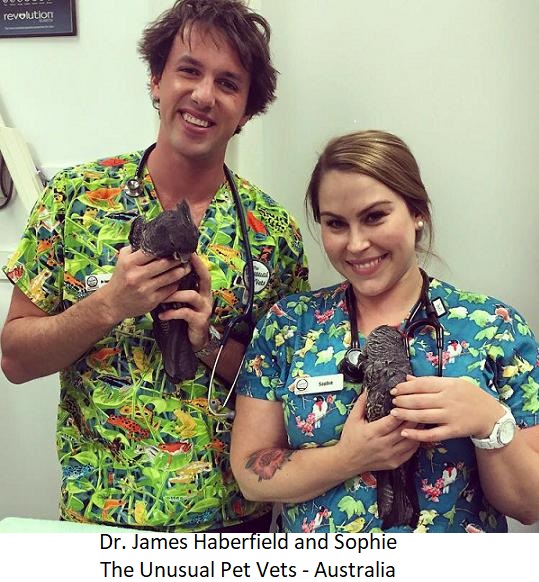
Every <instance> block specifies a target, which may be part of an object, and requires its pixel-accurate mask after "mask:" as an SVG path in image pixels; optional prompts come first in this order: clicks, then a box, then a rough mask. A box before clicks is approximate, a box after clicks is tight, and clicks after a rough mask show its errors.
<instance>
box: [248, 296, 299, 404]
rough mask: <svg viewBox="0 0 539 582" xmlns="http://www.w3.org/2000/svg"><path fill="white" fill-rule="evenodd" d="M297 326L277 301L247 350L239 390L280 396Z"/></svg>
mask: <svg viewBox="0 0 539 582" xmlns="http://www.w3.org/2000/svg"><path fill="white" fill-rule="evenodd" d="M296 329H297V328H296V326H295V325H293V321H291V318H290V316H288V315H287V314H285V313H284V311H283V309H282V305H281V304H280V303H276V304H275V305H274V306H273V307H271V309H270V310H269V311H268V313H267V314H266V315H265V316H264V317H263V318H262V319H261V320H260V321H259V322H258V325H257V326H256V328H255V330H254V333H253V338H252V340H251V343H250V345H249V347H248V348H247V351H246V353H245V360H244V364H243V368H242V371H241V373H240V376H239V378H238V383H237V392H238V393H239V394H242V395H243V396H250V397H252V398H259V399H263V400H277V399H278V389H279V388H280V387H282V386H283V384H284V381H285V379H286V377H287V376H288V367H289V365H290V362H289V360H290V359H291V353H292V349H291V348H290V347H289V345H288V343H289V342H288V340H289V339H291V338H293V337H294V333H295V331H296Z"/></svg>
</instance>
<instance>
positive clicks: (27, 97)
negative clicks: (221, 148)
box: [0, 0, 539, 531]
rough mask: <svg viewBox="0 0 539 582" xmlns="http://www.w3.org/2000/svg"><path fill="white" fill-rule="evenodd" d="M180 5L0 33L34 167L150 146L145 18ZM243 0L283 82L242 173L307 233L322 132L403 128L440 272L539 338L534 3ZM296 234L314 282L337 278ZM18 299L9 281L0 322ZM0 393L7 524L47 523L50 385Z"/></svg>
mask: <svg viewBox="0 0 539 582" xmlns="http://www.w3.org/2000/svg"><path fill="white" fill-rule="evenodd" d="M171 3H172V0H115V1H114V2H111V1H110V0H80V1H79V2H78V27H79V35H78V36H77V37H76V38H70V37H66V38H56V39H50V38H42V39H41V38H36V39H3V40H0V69H1V70H2V71H4V75H3V76H2V85H1V94H0V111H1V113H2V115H3V116H4V118H5V119H6V122H7V123H8V124H9V125H12V126H16V127H18V128H19V129H20V130H21V131H22V132H23V135H24V136H25V138H26V139H27V141H28V142H29V143H30V145H31V148H32V151H33V153H34V155H35V159H36V161H37V162H39V164H40V165H42V166H44V167H45V168H46V169H52V168H58V167H62V166H65V165H69V164H72V163H75V162H79V161H83V160H89V159H93V158H95V157H98V156H103V155H109V154H116V153H120V152H122V151H128V150H130V149H135V148H138V147H143V146H145V145H147V144H148V143H150V142H151V141H152V140H153V137H154V134H155V127H156V125H155V123H156V118H155V115H154V112H153V110H152V109H151V104H150V102H149V98H148V96H147V93H146V85H145V71H144V67H143V64H142V63H141V62H140V61H139V60H138V57H137V54H136V48H135V47H136V42H137V41H138V39H139V37H140V33H141V30H142V28H143V26H144V24H145V23H147V22H148V21H149V20H151V19H152V18H153V17H154V16H155V15H157V14H158V13H159V12H160V11H161V10H163V9H164V8H167V7H168V6H170V5H171ZM251 5H253V7H255V8H258V9H260V10H261V11H262V12H263V14H265V15H266V16H267V18H268V19H269V20H270V22H271V24H272V27H273V33H274V34H273V43H272V48H273V54H274V59H275V62H276V66H277V68H278V69H279V70H280V71H281V75H280V79H279V95H278V100H277V102H276V103H275V104H274V105H273V106H272V107H271V109H270V111H269V113H268V114H267V115H266V116H264V117H263V118H260V119H257V120H253V121H252V122H250V124H248V125H247V127H246V128H245V130H244V131H243V132H242V135H241V136H240V138H239V139H238V141H237V143H236V144H235V146H234V148H233V149H234V155H233V156H232V160H235V161H237V163H236V164H235V165H236V167H237V168H238V170H240V172H241V173H243V174H244V175H246V176H248V177H249V178H251V179H253V180H254V181H256V182H258V183H259V184H260V185H261V186H263V187H265V188H266V189H267V190H268V192H270V193H271V194H272V195H274V196H275V197H276V198H277V199H279V200H280V201H282V202H283V203H285V204H286V205H287V206H288V207H289V208H291V209H293V210H294V213H295V214H296V216H297V217H298V219H300V221H301V222H302V224H303V225H305V221H304V216H303V207H302V200H303V193H304V190H305V185H306V182H307V179H308V175H309V172H310V170H311V168H312V166H313V164H314V161H315V157H316V152H317V151H319V150H320V149H321V147H322V146H323V144H324V143H325V141H326V140H327V139H328V138H329V137H331V136H333V135H336V134H339V133H343V132H347V131H351V130H353V129H360V128H380V129H386V130H389V131H393V132H394V133H397V134H399V135H401V137H403V138H404V139H405V140H406V141H407V142H408V143H409V145H410V146H411V147H412V149H413V151H414V152H415V153H416V155H417V158H418V160H419V162H420V165H421V167H422V171H423V177H424V179H425V182H426V184H427V186H428V188H429V191H430V193H431V196H432V199H433V204H434V213H435V229H436V234H437V249H436V250H437V251H438V253H439V254H440V256H441V257H443V258H444V259H445V261H446V263H447V266H445V267H444V266H443V265H439V264H433V265H432V268H431V269H430V270H431V272H433V273H434V274H440V275H444V276H446V277H447V278H448V279H450V280H451V281H453V282H455V283H457V284H459V285H462V286H464V287H468V288H471V289H475V290H479V291H484V292H488V293H490V294H493V295H496V296H499V297H501V298H503V299H505V300H507V301H509V302H510V303H512V304H514V305H516V306H518V307H519V308H520V310H521V311H522V312H523V313H524V314H525V315H526V317H527V318H528V320H529V321H530V323H531V324H532V327H533V328H534V330H535V332H538V331H539V313H538V310H537V308H536V306H535V303H534V302H533V299H534V295H535V290H536V289H537V288H539V275H538V272H537V271H538V270H537V264H538V260H537V259H538V256H537V247H538V242H539V235H538V234H537V232H538V230H537V228H536V227H535V222H536V221H537V218H538V216H539V213H538V209H539V202H538V199H539V186H538V185H537V180H536V177H535V168H534V165H533V161H534V158H535V157H536V152H537V151H538V147H537V146H538V144H537V139H538V138H537V137H536V136H539V116H538V115H537V113H536V100H537V95H539V68H538V67H537V64H536V63H537V61H538V56H539V39H538V37H537V35H536V33H535V31H537V30H538V29H539V3H538V2H537V1H536V0H519V2H513V1H511V0H467V1H465V0H452V2H443V1H442V0H437V1H432V0H252V1H251ZM532 100H533V101H532ZM463 205H464V206H466V208H467V210H468V211H467V212H466V213H464V212H463V210H462V208H463ZM23 214H24V211H23V210H22V208H21V207H20V205H19V204H18V202H17V201H14V203H13V204H12V205H11V206H10V207H8V208H7V209H5V210H2V211H0V228H1V231H2V241H1V243H0V253H2V252H6V251H8V250H9V249H10V248H13V246H14V245H15V244H16V240H17V239H18V236H19V234H20V232H21V230H22V228H23V226H24V220H25V217H24V216H23ZM303 230H304V233H305V235H306V238H307V243H308V249H309V251H310V262H311V268H312V281H313V284H315V285H317V286H318V285H322V284H326V283H331V282H333V281H334V280H335V277H336V276H335V275H334V274H333V273H332V272H331V270H330V269H328V268H327V265H326V264H325V263H324V261H323V259H322V258H321V252H320V249H319V248H318V247H317V246H316V244H315V243H314V241H313V240H312V239H311V238H310V237H309V235H308V231H307V228H306V227H305V226H304V228H303ZM0 258H1V257H0ZM10 292H11V288H10V285H9V284H8V283H7V282H5V281H3V282H2V281H0V317H2V318H3V317H4V315H5V312H6V311H7V307H8V303H9V296H10ZM0 390H1V394H2V407H0V436H1V438H2V442H3V444H2V447H0V466H1V467H2V471H1V472H0V491H1V493H2V495H0V518H1V517H3V516H7V515H17V516H34V517H48V518H53V519H54V518H55V517H56V515H57V512H56V500H57V492H58V488H59V475H58V469H57V461H56V456H55V450H54V425H55V416H56V404H57V399H58V384H57V378H56V377H54V376H53V377H49V378H46V379H42V380H38V381H34V382H31V383H29V384H28V385H25V386H18V387H15V386H12V385H10V384H9V383H8V382H7V381H6V380H5V378H3V377H0ZM513 527H514V528H516V526H515V525H514V524H513ZM529 529H532V530H533V531H539V526H538V527H536V528H529Z"/></svg>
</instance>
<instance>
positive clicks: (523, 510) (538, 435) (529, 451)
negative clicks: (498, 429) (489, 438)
mask: <svg viewBox="0 0 539 582" xmlns="http://www.w3.org/2000/svg"><path fill="white" fill-rule="evenodd" d="M476 456H477V464H478V467H479V475H480V479H481V486H482V488H483V491H484V493H485V495H486V497H487V499H488V500H489V502H490V503H491V504H492V505H493V506H494V507H496V509H498V511H501V512H502V513H504V514H505V515H507V516H509V517H513V518H515V519H517V520H518V521H520V522H521V523H524V524H527V525H529V524H532V523H534V522H536V521H539V426H536V427H533V428H527V429H524V430H519V431H517V433H516V434H515V437H514V438H513V440H512V441H511V443H509V444H508V445H507V446H506V447H503V448H502V449H495V450H482V449H477V451H476Z"/></svg>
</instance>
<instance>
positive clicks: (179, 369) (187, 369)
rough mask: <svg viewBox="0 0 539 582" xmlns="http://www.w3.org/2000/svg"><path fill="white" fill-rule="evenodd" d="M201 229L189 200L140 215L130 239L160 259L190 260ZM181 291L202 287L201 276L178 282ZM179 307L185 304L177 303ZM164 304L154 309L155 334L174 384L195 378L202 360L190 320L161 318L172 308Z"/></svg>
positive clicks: (194, 275) (138, 247) (191, 275)
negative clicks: (147, 217)
mask: <svg viewBox="0 0 539 582" xmlns="http://www.w3.org/2000/svg"><path fill="white" fill-rule="evenodd" d="M198 236H199V232H198V229H197V227H196V226H195V224H194V223H193V220H192V218H191V212H190V210H189V205H188V204H187V202H185V200H183V201H182V202H181V203H180V204H178V205H177V206H176V208H175V209H174V210H165V211H164V212H162V213H161V214H160V215H159V216H157V217H156V218H154V219H153V220H150V221H146V220H145V219H144V217H142V216H138V217H137V218H135V220H134V221H133V222H132V224H131V231H130V233H129V242H130V244H131V247H132V248H133V250H138V249H142V250H143V251H144V252H145V253H147V254H151V255H154V256H156V257H158V258H165V257H166V258H175V259H179V260H181V261H182V262H183V263H188V262H189V260H190V255H191V253H194V252H195V251H196V249H197V245H198ZM178 289H179V290H185V289H198V275H197V274H196V273H195V272H194V271H192V272H191V273H189V274H188V275H186V276H185V277H183V278H182V279H181V280H180V281H179V283H178ZM173 305H174V306H175V308H178V307H181V304H173ZM170 307H171V305H170V304H166V303H162V304H160V305H158V306H157V307H156V308H155V309H153V310H152V312H151V314H152V318H153V334H154V337H155V340H156V342H157V345H158V346H159V349H160V350H161V353H162V354H163V362H164V366H165V371H166V373H167V375H168V376H169V377H170V379H171V380H172V382H174V384H177V383H178V382H181V381H182V380H188V379H191V378H194V377H195V373H196V370H197V367H198V360H197V357H196V356H195V354H194V352H193V348H192V346H191V342H190V341H189V337H188V335H187V323H186V322H185V321H183V320H181V319H173V320H171V321H161V320H160V319H159V317H158V315H159V313H161V312H163V311H165V310H166V309H170Z"/></svg>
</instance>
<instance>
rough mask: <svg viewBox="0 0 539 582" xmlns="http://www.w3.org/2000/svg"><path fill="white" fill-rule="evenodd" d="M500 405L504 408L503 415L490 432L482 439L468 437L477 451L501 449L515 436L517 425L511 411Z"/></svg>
mask: <svg viewBox="0 0 539 582" xmlns="http://www.w3.org/2000/svg"><path fill="white" fill-rule="evenodd" d="M500 404H501V405H502V406H503V407H504V408H505V413H504V415H503V416H502V417H501V418H500V419H499V420H498V421H497V422H496V424H495V425H494V428H493V429H492V432H491V433H490V434H489V436H488V437H486V438H484V439H477V438H474V437H470V438H471V439H472V443H473V444H474V445H475V446H476V447H477V448H478V449H501V448H502V447H505V446H506V445H508V444H509V443H510V442H511V441H512V440H513V437H514V436H515V432H516V429H517V423H516V422H515V417H514V416H513V413H512V412H511V409H510V408H509V407H507V406H506V405H505V404H502V403H501V402H500Z"/></svg>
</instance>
